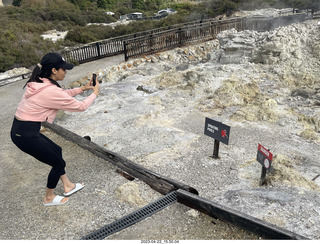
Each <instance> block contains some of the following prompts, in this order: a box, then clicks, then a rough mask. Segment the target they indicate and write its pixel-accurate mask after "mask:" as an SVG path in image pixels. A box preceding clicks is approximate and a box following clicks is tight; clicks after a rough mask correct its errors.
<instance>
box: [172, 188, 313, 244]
mask: <svg viewBox="0 0 320 244" xmlns="http://www.w3.org/2000/svg"><path fill="white" fill-rule="evenodd" d="M177 198H178V202H179V203H182V204H184V205H186V206H188V207H191V208H194V209H197V210H199V211H201V212H203V213H205V214H207V215H210V216H212V217H213V218H216V219H220V220H222V221H225V222H228V223H230V224H232V225H236V226H238V227H240V228H242V229H245V230H247V231H251V232H253V233H256V234H258V235H260V236H262V237H264V238H266V239H277V240H307V239H308V238H306V237H304V236H301V235H298V234H296V233H293V232H291V231H288V230H285V229H283V228H280V227H277V226H275V225H272V224H269V223H267V222H264V221H262V220H260V219H257V218H254V217H251V216H249V215H246V214H243V213H240V212H237V211H235V210H233V209H230V208H227V207H225V206H222V205H220V204H217V203H214V202H212V201H209V200H207V199H205V198H202V197H200V196H198V195H195V194H192V193H190V192H187V191H184V190H182V189H179V190H177Z"/></svg>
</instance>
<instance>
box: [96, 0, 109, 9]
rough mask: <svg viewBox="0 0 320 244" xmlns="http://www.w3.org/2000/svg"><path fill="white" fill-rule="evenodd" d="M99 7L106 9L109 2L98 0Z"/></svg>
mask: <svg viewBox="0 0 320 244" xmlns="http://www.w3.org/2000/svg"><path fill="white" fill-rule="evenodd" d="M97 6H98V8H102V9H106V8H107V2H106V0H98V1H97Z"/></svg>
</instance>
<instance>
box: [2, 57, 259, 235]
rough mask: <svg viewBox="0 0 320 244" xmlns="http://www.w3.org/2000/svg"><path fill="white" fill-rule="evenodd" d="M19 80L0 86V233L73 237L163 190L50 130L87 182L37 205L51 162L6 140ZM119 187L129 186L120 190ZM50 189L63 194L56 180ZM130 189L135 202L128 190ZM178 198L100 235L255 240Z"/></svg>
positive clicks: (70, 77)
mask: <svg viewBox="0 0 320 244" xmlns="http://www.w3.org/2000/svg"><path fill="white" fill-rule="evenodd" d="M122 61H123V56H121V55H120V56H115V57H111V58H107V59H103V60H99V61H95V62H91V63H88V64H83V65H80V66H77V67H75V68H74V69H73V70H71V71H69V72H68V74H67V78H66V80H65V81H64V82H65V84H67V83H70V82H71V81H74V80H77V79H79V78H81V77H83V76H85V75H87V74H88V73H89V74H90V72H96V71H97V70H99V69H100V68H101V69H102V68H104V67H106V66H107V65H115V64H117V63H119V62H122ZM25 82H26V80H22V81H18V82H14V83H11V84H9V85H6V86H3V87H0V103H1V106H0V119H1V124H2V126H1V144H0V156H1V166H0V167H1V170H0V194H1V200H0V201H1V204H0V213H1V220H0V239H1V240H11V239H14V240H47V239H54V240H73V239H81V238H82V237H83V236H85V235H87V234H89V233H91V232H93V231H95V230H98V229H100V228H101V227H103V226H105V225H107V224H110V223H112V222H114V221H115V220H117V219H119V218H121V217H123V216H125V215H127V214H129V213H131V212H133V211H135V210H137V209H139V208H141V207H142V206H144V205H146V204H148V203H150V202H153V201H155V200H157V199H158V198H160V197H162V196H161V195H160V194H159V193H157V192H155V191H153V190H152V189H151V188H150V187H148V186H147V185H145V184H144V183H143V182H141V181H139V180H137V179H136V180H134V181H133V182H131V181H128V180H127V179H125V178H124V177H122V176H120V175H119V174H118V173H117V172H116V168H115V167H114V166H112V165H111V164H109V163H108V162H106V161H104V160H103V159H101V158H98V157H96V156H94V155H92V154H91V153H90V152H88V151H86V150H84V149H82V148H80V147H79V146H77V145H75V144H73V143H71V142H69V141H66V140H64V139H63V138H61V137H60V136H58V135H56V134H54V133H52V132H50V131H49V130H46V131H44V132H43V133H44V134H45V135H46V136H48V137H49V138H51V139H52V140H53V141H55V142H56V143H57V144H58V145H60V146H61V147H62V148H63V156H64V159H65V161H66V162H67V168H66V171H67V173H68V175H69V178H70V179H71V180H72V181H74V182H84V183H85V185H86V187H85V188H84V189H83V190H82V191H80V192H78V193H76V194H74V195H72V196H71V197H70V200H69V202H68V203H67V204H65V205H63V206H52V207H45V206H43V205H42V201H43V197H44V193H45V189H46V180H47V175H48V172H49V170H50V167H49V166H47V165H45V164H42V163H40V162H39V161H37V160H35V159H34V158H32V157H31V156H29V155H27V154H25V153H23V152H21V151H20V150H19V149H18V148H17V147H16V146H15V145H14V144H13V143H12V142H11V139H10V135H9V132H10V128H11V124H12V120H13V116H14V113H15V110H16V107H17V105H18V103H19V101H20V99H21V97H22V95H23V92H24V90H23V89H22V87H23V85H24V84H25ZM126 189H131V191H129V193H128V192H126V191H125V190H126ZM55 193H56V194H58V195H62V194H63V189H62V184H61V183H59V184H58V187H57V189H56V192H55ZM130 194H131V195H134V196H135V199H140V200H141V201H140V202H139V201H134V200H132V199H131V200H130V198H128V195H130ZM215 222H216V225H213V224H212V218H210V217H208V216H206V215H204V214H200V213H197V212H195V211H194V210H191V209H189V208H187V207H185V206H183V205H181V204H178V203H176V204H173V205H171V206H170V207H168V208H166V209H164V210H162V211H161V212H159V213H157V214H155V215H154V216H152V217H150V218H147V219H145V220H143V221H142V222H140V223H138V224H136V225H134V226H132V227H130V228H128V229H125V230H123V231H121V232H119V233H116V234H113V235H111V236H109V237H108V238H107V239H110V240H112V239H120V240H123V239H125V240H126V239H132V240H143V239H160V240H167V239H175V240H183V239H200V240H203V239H256V238H257V237H256V236H254V235H251V234H249V233H246V232H244V231H242V230H239V229H237V228H235V227H233V226H229V225H227V224H224V223H222V222H219V221H215Z"/></svg>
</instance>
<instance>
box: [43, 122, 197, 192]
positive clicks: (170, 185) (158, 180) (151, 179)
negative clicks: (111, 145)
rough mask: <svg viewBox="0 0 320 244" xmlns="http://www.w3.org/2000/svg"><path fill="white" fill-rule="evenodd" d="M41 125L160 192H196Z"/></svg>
mask: <svg viewBox="0 0 320 244" xmlns="http://www.w3.org/2000/svg"><path fill="white" fill-rule="evenodd" d="M42 125H43V126H44V127H46V128H49V129H50V130H52V131H53V132H55V133H56V134H58V135H60V136H61V137H63V138H65V139H67V140H69V141H72V142H74V143H75V144H77V145H79V146H80V147H82V148H84V149H87V150H88V151H90V152H91V153H93V154H94V155H96V156H98V157H101V158H103V159H105V160H106V161H108V162H110V163H112V164H113V165H115V166H117V167H119V168H121V169H122V170H123V171H125V172H127V173H128V174H130V175H131V176H133V177H136V178H139V179H140V180H142V181H144V182H145V183H146V184H148V185H149V186H150V187H151V188H152V189H154V190H156V191H158V192H160V193H161V194H164V195H166V194H168V193H170V192H172V191H175V190H177V189H183V190H185V191H188V192H192V193H194V194H198V191H197V190H196V189H194V188H193V187H191V186H188V185H185V184H183V183H180V182H177V181H175V180H173V179H170V178H167V177H165V176H162V175H159V174H157V173H155V172H153V171H151V170H149V169H146V168H144V167H142V166H141V165H138V164H136V163H134V162H132V161H130V160H128V159H126V158H124V157H122V156H120V155H118V154H117V153H114V152H111V151H109V150H107V149H105V148H103V147H101V146H99V145H97V144H95V143H93V142H91V141H89V140H87V139H85V138H83V137H81V136H79V135H77V134H76V133H73V132H71V131H69V130H67V129H65V128H63V127H61V126H59V125H56V124H49V123H47V122H44V123H43V124H42Z"/></svg>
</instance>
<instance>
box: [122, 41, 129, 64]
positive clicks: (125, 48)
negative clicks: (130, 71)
mask: <svg viewBox="0 0 320 244" xmlns="http://www.w3.org/2000/svg"><path fill="white" fill-rule="evenodd" d="M123 52H124V60H125V61H126V62H127V61H128V53H127V43H126V41H123Z"/></svg>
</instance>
